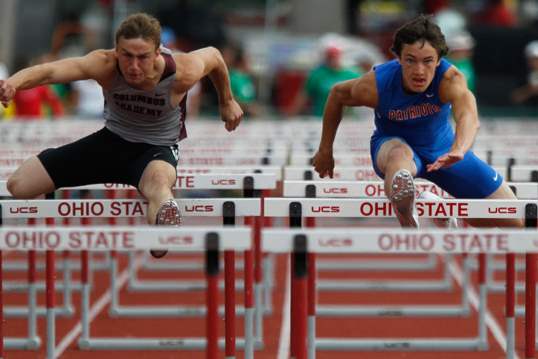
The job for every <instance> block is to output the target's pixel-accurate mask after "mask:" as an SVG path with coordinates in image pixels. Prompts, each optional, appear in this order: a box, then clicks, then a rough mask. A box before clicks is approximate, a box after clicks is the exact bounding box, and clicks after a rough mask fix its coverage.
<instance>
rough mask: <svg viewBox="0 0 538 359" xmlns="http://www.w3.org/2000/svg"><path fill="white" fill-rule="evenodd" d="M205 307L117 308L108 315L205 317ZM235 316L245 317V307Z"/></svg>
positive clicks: (238, 307)
mask: <svg viewBox="0 0 538 359" xmlns="http://www.w3.org/2000/svg"><path fill="white" fill-rule="evenodd" d="M206 309H207V308H206V307H194V306H193V307H184V306H150V305H145V306H142V305H136V306H117V307H114V308H110V309H109V311H108V313H109V315H110V316H111V317H114V318H116V317H128V318H152V317H155V318H170V317H203V316H205V315H206V312H207V310H206ZM219 315H220V316H221V317H223V316H224V306H220V307H219ZM235 315H237V316H243V315H245V307H243V306H237V307H236V309H235Z"/></svg>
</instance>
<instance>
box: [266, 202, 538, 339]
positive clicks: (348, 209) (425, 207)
mask: <svg viewBox="0 0 538 359" xmlns="http://www.w3.org/2000/svg"><path fill="white" fill-rule="evenodd" d="M537 203H538V201H524V200H450V199H449V200H446V201H424V200H419V201H417V202H416V208H417V214H418V215H419V217H430V218H432V217H437V218H450V217H456V218H492V217H494V218H526V220H528V221H527V225H528V226H531V227H536V218H537V214H536V213H537V209H536V207H537ZM499 208H501V209H502V208H511V210H510V211H499ZM265 211H266V215H268V216H289V217H290V226H292V227H299V226H300V223H301V218H302V217H303V216H304V217H364V218H373V217H391V216H394V211H393V209H392V206H391V204H390V201H388V200H379V199H371V200H363V199H347V198H340V199H332V198H331V199H318V198H307V199H304V198H296V199H294V198H270V199H267V200H266V202H265ZM529 256H531V255H529ZM479 260H480V270H479V277H480V278H481V279H480V280H481V286H480V302H481V303H482V304H481V305H485V303H486V298H487V297H486V290H487V289H486V287H485V273H486V269H485V267H486V261H485V256H484V254H481V255H480V256H479ZM528 260H529V261H530V259H528ZM508 263H510V262H508ZM314 265H315V264H312V266H314ZM509 270H511V269H510V265H507V273H508V271H509ZM314 279H315V278H313V276H312V278H309V281H313V280H314ZM309 288H315V286H314V285H313V284H311V285H309ZM512 290H513V288H512V287H510V288H507V292H506V293H507V294H506V295H507V302H508V301H509V296H512V295H513V293H511V292H512ZM293 291H294V289H293V287H292V297H293V296H294V294H293ZM531 292H532V293H535V292H536V283H535V282H532V281H528V282H527V284H526V293H527V295H529V293H531ZM313 295H314V294H312V296H313ZM531 302H532V303H535V300H534V301H530V300H528V301H526V312H527V313H528V312H529V311H530V310H531V309H530V308H529V306H530V303H531ZM511 305H512V306H513V302H512V303H511ZM293 308H294V305H293V303H292V311H293ZM484 308H485V307H484ZM355 309H356V308H354V307H346V308H341V312H342V313H343V315H355ZM390 309H391V310H382V311H377V312H376V311H375V310H373V311H367V310H366V309H364V310H361V309H358V310H357V311H356V315H378V316H380V315H395V314H398V315H399V314H401V313H402V312H401V311H399V310H398V309H395V308H390ZM392 309H395V310H394V311H392ZM439 309H440V311H441V313H442V312H443V309H442V308H436V311H437V310H439ZM532 310H535V304H533V307H532ZM333 311H334V312H336V311H335V310H334V309H333ZM458 311H461V310H460V309H458ZM372 312H373V313H372ZM427 312H428V310H426V309H425V308H423V307H421V308H416V309H415V311H414V312H412V313H409V314H412V315H427V314H425V313H427ZM309 314H311V315H312V316H314V315H315V313H309ZM484 315H485V312H484V310H480V311H479V327H480V328H485V324H484V323H485V317H484ZM309 322H310V321H309ZM292 323H293V316H292ZM509 328H510V326H509ZM309 330H314V329H313V328H311V327H309ZM507 335H508V336H512V335H514V334H513V333H510V332H509V333H508V334H507ZM461 345H462V347H463V348H467V345H468V343H461ZM292 349H293V342H292Z"/></svg>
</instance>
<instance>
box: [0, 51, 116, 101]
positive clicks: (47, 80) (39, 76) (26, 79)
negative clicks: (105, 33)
mask: <svg viewBox="0 0 538 359" xmlns="http://www.w3.org/2000/svg"><path fill="white" fill-rule="evenodd" d="M109 62H110V55H107V50H96V51H93V52H91V53H89V54H88V55H86V56H82V57H72V58H67V59H63V60H58V61H53V62H48V63H44V64H40V65H36V66H31V67H27V68H25V69H23V70H21V71H19V72H17V73H15V74H13V76H11V77H10V78H8V79H7V80H0V101H1V102H2V104H4V105H7V103H8V102H9V101H10V100H11V99H12V98H13V96H14V95H15V92H16V91H18V90H24V89H30V88H33V87H36V86H40V85H46V84H51V83H66V82H71V81H77V80H85V79H90V78H92V79H95V80H99V79H100V75H101V74H102V73H103V72H104V71H105V70H106V69H107V66H106V65H107V63H109Z"/></svg>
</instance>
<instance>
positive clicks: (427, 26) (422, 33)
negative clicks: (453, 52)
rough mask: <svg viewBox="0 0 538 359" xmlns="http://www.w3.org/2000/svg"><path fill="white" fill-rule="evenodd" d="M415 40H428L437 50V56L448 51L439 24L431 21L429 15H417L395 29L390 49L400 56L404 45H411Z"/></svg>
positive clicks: (443, 54)
mask: <svg viewBox="0 0 538 359" xmlns="http://www.w3.org/2000/svg"><path fill="white" fill-rule="evenodd" d="M417 41H422V42H425V41H428V42H429V43H430V45H432V47H433V48H434V49H435V50H437V55H438V56H439V58H441V57H443V56H445V55H446V54H447V53H448V46H447V44H446V40H445V36H444V35H443V33H442V32H441V29H440V28H439V26H438V25H437V24H436V23H435V22H433V21H432V17H431V16H428V15H419V16H418V17H416V18H415V19H413V20H411V21H409V22H408V23H406V24H404V25H403V26H402V27H400V28H399V29H398V30H396V33H395V34H394V42H393V44H392V48H391V51H392V52H393V53H394V54H396V55H397V56H398V57H400V56H401V55H402V48H403V46H404V45H411V44H414V43H415V42H417Z"/></svg>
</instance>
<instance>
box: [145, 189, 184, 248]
mask: <svg viewBox="0 0 538 359" xmlns="http://www.w3.org/2000/svg"><path fill="white" fill-rule="evenodd" d="M155 224H156V225H158V226H176V227H179V226H180V225H181V214H180V212H179V206H178V205H177V203H176V201H174V200H173V199H169V200H167V201H165V202H164V203H163V204H162V205H161V207H160V208H159V210H158V211H157V218H156V220H155ZM149 252H150V253H151V255H152V256H153V257H154V258H162V257H164V256H165V255H166V253H168V250H166V249H151V250H150V251H149Z"/></svg>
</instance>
